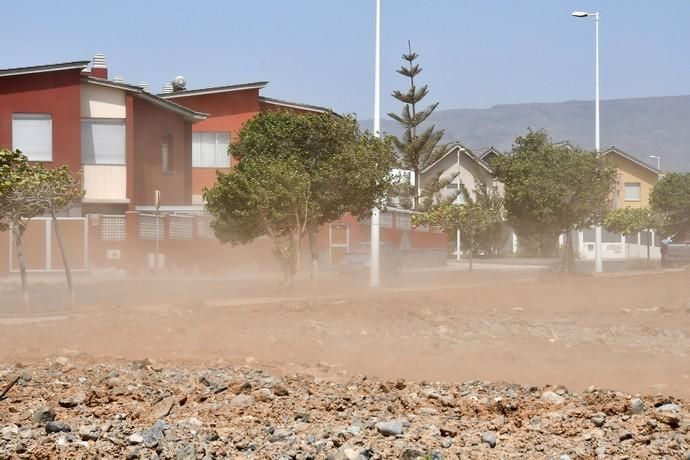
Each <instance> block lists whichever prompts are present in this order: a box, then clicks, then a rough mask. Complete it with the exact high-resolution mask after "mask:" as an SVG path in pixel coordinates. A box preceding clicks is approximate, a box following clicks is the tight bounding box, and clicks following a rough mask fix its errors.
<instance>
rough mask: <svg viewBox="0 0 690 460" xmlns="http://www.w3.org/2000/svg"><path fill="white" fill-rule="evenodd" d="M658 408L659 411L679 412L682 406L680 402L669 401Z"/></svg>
mask: <svg viewBox="0 0 690 460" xmlns="http://www.w3.org/2000/svg"><path fill="white" fill-rule="evenodd" d="M656 410H658V411H659V412H678V411H679V410H680V406H679V405H678V404H673V403H669V404H664V405H663V406H659V407H657V408H656Z"/></svg>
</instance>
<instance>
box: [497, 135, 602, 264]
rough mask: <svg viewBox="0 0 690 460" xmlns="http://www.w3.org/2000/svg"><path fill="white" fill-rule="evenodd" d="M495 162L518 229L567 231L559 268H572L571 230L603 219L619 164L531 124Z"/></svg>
mask: <svg viewBox="0 0 690 460" xmlns="http://www.w3.org/2000/svg"><path fill="white" fill-rule="evenodd" d="M493 165H494V172H495V175H496V177H497V178H498V180H500V181H501V182H503V184H504V185H505V198H504V205H505V208H506V211H507V216H508V221H509V222H510V223H511V225H512V226H513V228H514V229H515V230H516V232H518V235H521V233H522V235H524V233H523V232H524V231H525V230H526V229H531V230H537V231H539V233H541V234H542V235H549V234H551V235H558V234H560V233H565V235H566V247H565V250H564V252H563V263H562V266H561V269H562V270H563V271H565V270H568V271H569V272H574V271H575V259H574V252H573V251H574V248H573V240H572V233H573V231H574V230H575V229H582V228H589V227H591V226H592V225H596V224H599V223H601V221H602V219H603V217H604V216H605V215H606V213H607V211H608V208H609V199H610V195H611V191H612V189H613V185H614V181H615V174H616V170H615V168H614V167H613V166H612V165H611V164H609V162H608V161H606V160H605V159H604V158H602V157H601V156H599V155H598V154H597V153H596V152H588V151H584V150H581V149H578V148H573V147H570V146H568V145H562V144H554V143H552V142H551V139H549V137H548V135H547V134H546V132H545V131H532V130H530V131H529V132H528V134H527V135H526V136H524V137H518V138H517V139H516V140H515V144H514V146H513V153H512V155H509V156H504V157H500V158H496V160H495V161H494V163H493ZM522 235H521V236H522Z"/></svg>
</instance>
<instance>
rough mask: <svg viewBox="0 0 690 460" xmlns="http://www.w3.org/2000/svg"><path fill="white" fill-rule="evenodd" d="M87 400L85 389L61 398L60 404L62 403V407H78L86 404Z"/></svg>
mask: <svg viewBox="0 0 690 460" xmlns="http://www.w3.org/2000/svg"><path fill="white" fill-rule="evenodd" d="M85 402H86V394H85V393H84V392H83V391H77V392H75V393H72V394H71V395H68V396H65V397H63V398H60V400H59V401H58V404H60V406H61V407H66V408H70V407H77V406H79V405H81V404H84V403H85Z"/></svg>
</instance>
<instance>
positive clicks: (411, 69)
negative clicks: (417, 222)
mask: <svg viewBox="0 0 690 460" xmlns="http://www.w3.org/2000/svg"><path fill="white" fill-rule="evenodd" d="M407 46H408V53H406V54H403V55H402V59H403V60H404V61H406V62H407V64H405V65H403V66H401V67H400V69H398V70H396V72H398V73H399V74H400V75H402V76H404V77H407V78H409V79H410V88H409V89H408V90H407V91H406V92H402V91H398V90H396V91H393V93H392V94H391V95H392V96H393V97H394V98H395V99H397V100H398V101H400V102H402V103H403V104H404V106H403V109H402V111H401V112H400V115H398V114H395V113H392V112H391V113H389V114H388V116H389V117H391V118H392V119H394V120H395V121H397V122H398V123H400V124H401V125H402V126H403V134H402V136H401V137H400V138H396V137H393V143H394V144H395V147H396V149H397V150H398V155H399V158H400V166H401V167H402V168H404V169H409V170H411V171H414V174H415V183H416V188H415V190H414V191H413V193H412V195H413V203H414V207H415V208H416V207H417V206H418V205H419V197H420V196H421V195H422V190H421V185H420V184H421V180H420V174H421V172H422V171H423V170H424V169H425V168H426V167H428V166H429V165H431V164H432V163H434V162H435V161H436V160H438V159H439V158H441V157H442V156H443V155H444V154H445V153H446V152H447V151H448V146H447V145H445V144H439V142H440V141H441V138H442V137H443V130H435V126H433V125H432V126H430V127H428V128H427V129H425V130H424V131H422V132H421V133H420V134H418V132H417V130H418V127H419V125H421V124H422V123H423V122H424V121H425V120H426V119H427V118H429V115H431V114H432V112H433V111H434V110H435V109H436V107H437V106H438V102H434V103H433V104H431V105H430V106H428V107H426V108H425V109H423V110H418V109H417V104H418V103H419V102H421V100H422V99H424V97H425V96H426V95H427V94H428V93H429V86H428V85H424V86H422V87H419V88H417V86H416V83H415V77H417V76H418V75H419V74H420V73H421V72H422V68H421V67H419V64H416V63H415V60H417V58H418V57H419V55H418V54H417V53H415V52H413V51H412V45H411V44H410V42H409V41H408V42H407Z"/></svg>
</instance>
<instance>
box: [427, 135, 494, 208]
mask: <svg viewBox="0 0 690 460" xmlns="http://www.w3.org/2000/svg"><path fill="white" fill-rule="evenodd" d="M439 174H440V177H441V179H450V178H452V177H454V176H456V175H457V177H456V178H455V180H453V182H451V183H450V184H448V185H447V186H446V187H445V189H444V190H442V191H441V195H442V196H443V197H450V196H453V195H455V194H456V193H457V191H458V189H459V184H462V185H464V186H465V188H466V189H467V191H468V192H469V195H470V198H471V199H473V200H474V198H475V193H474V190H475V187H477V186H478V185H479V184H484V185H485V186H487V187H494V188H495V189H496V190H498V191H499V192H500V193H502V192H503V187H502V184H500V183H498V182H497V181H496V180H495V179H494V176H493V173H492V171H491V168H490V167H489V165H488V164H487V163H485V162H484V161H482V160H481V159H480V158H479V157H478V156H476V155H475V154H474V153H473V152H472V151H471V150H470V149H468V148H466V147H464V146H462V145H460V144H457V143H456V144H455V145H453V146H452V148H451V149H450V150H448V152H447V153H446V154H445V155H444V156H442V157H441V158H439V159H438V160H436V162H434V163H433V164H431V165H429V166H428V167H427V168H426V169H424V170H423V171H422V174H421V186H422V187H421V188H422V189H424V188H425V187H426V186H427V185H428V184H429V183H431V182H432V181H434V180H435V179H436V178H437V177H439ZM463 200H464V198H463V196H462V195H460V196H459V197H458V199H457V201H456V203H458V204H462V202H463Z"/></svg>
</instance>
